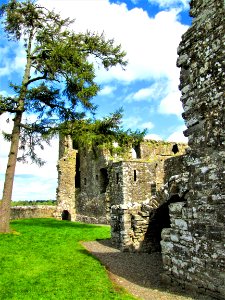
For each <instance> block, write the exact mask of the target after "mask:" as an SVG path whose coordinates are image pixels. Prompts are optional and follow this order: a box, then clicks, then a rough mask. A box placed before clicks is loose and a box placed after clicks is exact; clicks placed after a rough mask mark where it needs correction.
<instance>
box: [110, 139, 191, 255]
mask: <svg viewBox="0 0 225 300" xmlns="http://www.w3.org/2000/svg"><path fill="white" fill-rule="evenodd" d="M173 146H174V144H172V143H166V142H155V141H148V142H147V143H143V144H141V145H140V151H139V155H140V157H145V159H147V161H144V160H143V159H133V160H132V161H120V162H117V163H113V164H112V169H111V170H110V182H109V196H110V203H111V205H112V207H111V237H112V241H113V243H114V244H115V245H116V246H117V247H118V248H120V249H121V250H122V251H142V252H153V251H160V249H161V247H160V235H161V230H162V228H164V227H167V226H169V210H168V205H167V206H166V207H164V206H163V203H164V202H167V201H168V200H169V199H170V198H171V197H173V196H174V195H176V196H177V198H176V201H177V199H178V200H180V199H181V198H182V197H183V195H184V193H185V184H184V178H185V180H186V176H181V175H176V176H172V175H174V174H180V173H182V172H185V168H184V166H183V156H182V155H180V154H183V153H184V152H185V150H186V148H187V145H185V144H181V145H179V146H178V145H176V146H177V147H178V149H180V150H179V152H177V153H176V154H174V153H173V151H172V149H173ZM168 157H171V158H170V159H168ZM166 166H167V167H166ZM166 168H168V171H166ZM171 176H172V177H171ZM134 179H135V180H134ZM181 186H182V187H181ZM159 206H162V208H160V210H159V211H157V209H158V207H159Z"/></svg>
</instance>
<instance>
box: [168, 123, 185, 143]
mask: <svg viewBox="0 0 225 300" xmlns="http://www.w3.org/2000/svg"><path fill="white" fill-rule="evenodd" d="M185 129H186V127H185V126H180V127H178V128H177V129H176V131H174V132H173V133H172V134H171V135H170V136H169V137H168V138H167V141H168V142H177V143H187V142H188V138H187V137H185V136H184V134H183V131H184V130H185Z"/></svg>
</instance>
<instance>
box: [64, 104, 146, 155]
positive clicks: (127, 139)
mask: <svg viewBox="0 0 225 300" xmlns="http://www.w3.org/2000/svg"><path fill="white" fill-rule="evenodd" d="M122 112H123V110H122V109H121V108H120V109H119V110H117V111H116V112H115V113H112V114H111V115H110V116H107V117H105V118H103V119H102V120H92V119H80V120H79V121H74V122H66V123H63V124H61V128H60V131H61V132H62V133H63V134H64V135H70V136H71V137H72V138H73V140H74V147H75V148H77V149H78V148H79V147H85V148H87V149H92V150H95V148H96V147H103V148H108V149H109V150H110V151H111V153H112V154H115V153H117V154H119V153H124V152H126V150H127V149H128V148H129V147H131V146H136V145H138V143H140V142H141V141H142V140H143V137H144V135H145V134H146V130H143V131H140V130H136V131H132V130H130V129H128V130H124V129H123V128H122V127H121V122H122ZM114 142H117V143H118V147H116V148H115V147H114V146H113V143H114Z"/></svg>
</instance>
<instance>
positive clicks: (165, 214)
mask: <svg viewBox="0 0 225 300" xmlns="http://www.w3.org/2000/svg"><path fill="white" fill-rule="evenodd" d="M181 201H184V199H183V198H180V197H179V196H178V195H174V196H172V197H171V198H170V199H169V201H167V202H166V203H164V204H162V205H161V206H160V207H159V208H157V209H156V210H155V211H154V212H153V213H152V215H150V222H149V225H148V229H147V232H146V234H145V239H144V242H143V246H142V247H145V248H146V249H147V252H149V253H151V252H161V245H160V241H161V232H162V229H163V228H170V227H171V226H170V216H169V204H170V203H175V202H181Z"/></svg>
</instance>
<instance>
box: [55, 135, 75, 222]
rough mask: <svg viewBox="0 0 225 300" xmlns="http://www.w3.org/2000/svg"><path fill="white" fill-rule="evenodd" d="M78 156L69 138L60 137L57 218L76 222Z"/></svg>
mask: <svg viewBox="0 0 225 300" xmlns="http://www.w3.org/2000/svg"><path fill="white" fill-rule="evenodd" d="M76 155H77V151H76V150H74V149H73V143H72V140H71V138H70V137H69V136H67V137H60V145H59V161H58V166H57V168H58V188H57V199H56V200H57V209H56V212H55V217H56V218H58V219H65V220H71V221H75V219H76V210H75V175H76Z"/></svg>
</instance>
